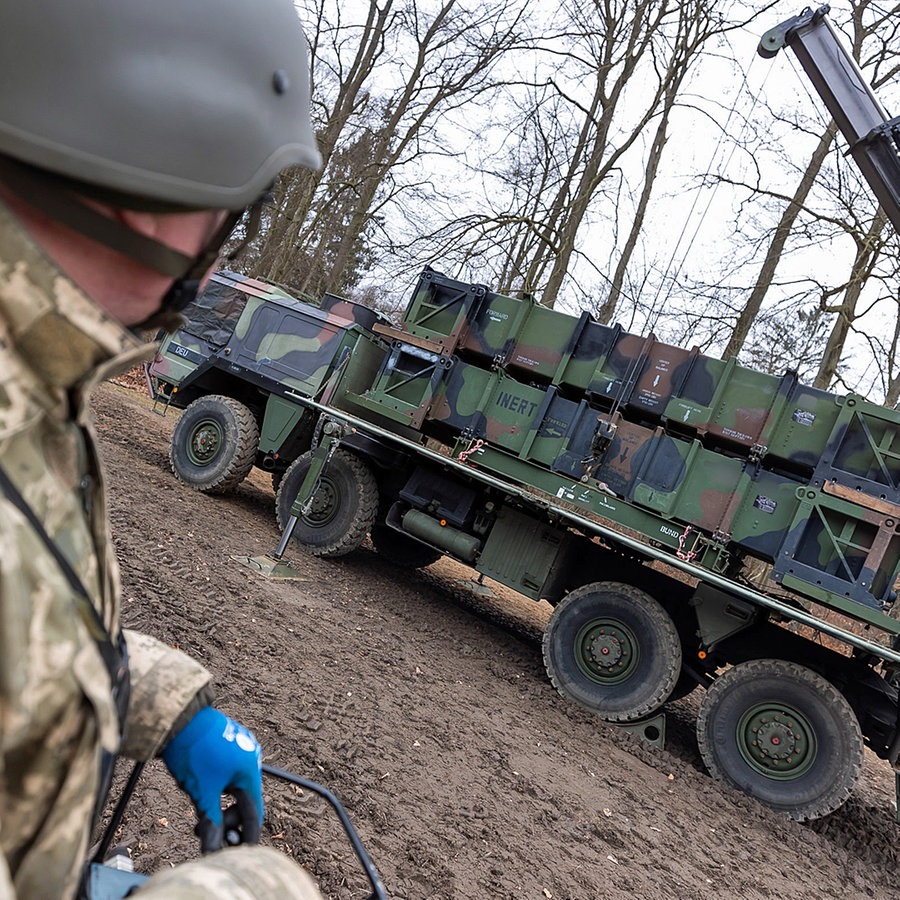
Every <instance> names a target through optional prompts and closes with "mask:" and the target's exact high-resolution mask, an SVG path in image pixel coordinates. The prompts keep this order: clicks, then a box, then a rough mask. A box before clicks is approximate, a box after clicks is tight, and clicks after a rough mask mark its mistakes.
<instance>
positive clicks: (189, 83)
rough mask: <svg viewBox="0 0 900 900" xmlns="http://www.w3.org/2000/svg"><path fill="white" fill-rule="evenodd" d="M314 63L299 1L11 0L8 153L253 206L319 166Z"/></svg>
mask: <svg viewBox="0 0 900 900" xmlns="http://www.w3.org/2000/svg"><path fill="white" fill-rule="evenodd" d="M307 66H308V64H307V47H306V39H305V37H304V35H303V32H302V29H301V27H300V23H299V21H298V18H297V13H296V10H295V9H294V5H293V3H292V2H291V0H153V2H137V0H80V2H77V3H74V2H72V0H41V2H21V3H13V4H7V9H6V10H5V12H4V15H3V22H2V26H0V84H2V85H3V89H2V91H0V154H2V155H5V156H7V157H11V158H13V159H15V160H18V161H20V162H24V163H27V164H29V165H30V166H33V167H35V168H37V169H39V170H41V171H44V172H48V173H53V174H54V175H57V176H63V177H64V178H66V179H70V180H74V181H75V182H76V183H79V184H85V185H89V186H94V187H96V188H99V189H100V190H101V191H107V192H113V195H114V196H115V195H118V194H123V195H126V196H129V195H130V196H133V197H139V198H145V199H146V200H148V201H150V202H151V203H154V202H155V203H156V204H157V205H158V206H159V207H163V208H164V207H166V206H168V205H170V204H171V205H173V206H174V207H176V208H178V207H182V208H194V209H200V208H216V209H230V210H240V209H243V208H245V207H247V206H249V205H250V204H252V203H253V202H254V201H256V200H257V199H258V198H259V197H260V195H261V194H262V193H263V192H264V191H265V189H266V188H267V186H268V185H270V184H271V183H272V181H273V180H274V179H275V176H276V175H277V174H278V173H279V172H280V171H281V170H282V169H284V168H286V167H287V166H291V165H302V166H309V167H315V166H317V165H318V164H319V154H318V151H317V149H316V144H315V140H314V137H313V132H312V128H311V125H310V120H309V71H308V67H307ZM119 199H120V198H119ZM121 205H127V204H125V203H121Z"/></svg>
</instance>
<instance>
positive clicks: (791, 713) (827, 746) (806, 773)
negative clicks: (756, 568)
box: [697, 659, 863, 822]
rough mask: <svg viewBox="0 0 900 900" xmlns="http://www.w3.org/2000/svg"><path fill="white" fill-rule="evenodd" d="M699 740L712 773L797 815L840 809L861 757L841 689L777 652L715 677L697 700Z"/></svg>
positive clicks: (854, 722)
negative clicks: (698, 704) (699, 699)
mask: <svg viewBox="0 0 900 900" xmlns="http://www.w3.org/2000/svg"><path fill="white" fill-rule="evenodd" d="M697 742H698V744H699V746H700V753H701V755H702V756H703V761H704V762H705V763H706V767H707V768H708V769H709V771H710V774H712V776H713V777H714V778H718V779H720V780H721V781H725V782H727V783H728V784H730V785H731V786H732V787H735V788H737V789H738V790H740V791H743V792H744V793H745V794H750V795H751V796H752V797H756V799H757V800H759V801H760V802H762V803H764V804H765V805H766V806H769V807H771V808H772V809H774V810H777V811H778V812H783V813H786V814H787V815H788V816H790V817H791V818H792V819H797V820H799V821H801V822H804V821H806V820H808V819H816V818H818V817H819V816H824V815H825V814H826V813H830V812H832V811H834V810H835V809H837V808H838V807H839V806H840V805H841V804H842V803H843V802H844V801H845V800H846V799H847V797H848V796H849V795H850V791H851V790H852V788H853V785H854V784H855V783H856V779H857V776H858V775H859V771H860V767H861V766H862V760H863V740H862V734H861V733H860V728H859V723H858V722H857V720H856V716H855V715H854V714H853V710H852V709H851V708H850V704H849V703H848V702H847V700H846V699H845V698H844V696H843V695H842V694H841V693H840V691H838V690H837V688H835V687H834V685H832V684H831V682H829V681H828V680H827V679H825V678H823V677H822V676H821V675H818V674H817V673H815V672H812V671H810V670H809V669H807V668H805V667H804V666H801V665H798V664H797V663H792V662H787V661H785V660H781V659H755V660H751V661H750V662H745V663H741V664H740V665H737V666H735V667H734V668H733V669H729V670H728V671H727V672H725V673H724V674H723V675H721V676H720V677H719V678H717V679H716V680H715V682H713V684H712V685H711V686H710V688H709V690H708V691H707V692H706V696H705V697H704V698H703V702H702V703H701V704H700V714H699V716H698V717H697Z"/></svg>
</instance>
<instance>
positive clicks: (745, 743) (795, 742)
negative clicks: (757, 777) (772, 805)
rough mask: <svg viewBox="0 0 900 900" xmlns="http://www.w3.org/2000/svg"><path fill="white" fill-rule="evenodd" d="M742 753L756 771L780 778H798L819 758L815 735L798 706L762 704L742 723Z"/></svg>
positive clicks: (740, 735) (739, 732) (747, 714)
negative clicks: (793, 707) (791, 707)
mask: <svg viewBox="0 0 900 900" xmlns="http://www.w3.org/2000/svg"><path fill="white" fill-rule="evenodd" d="M738 745H739V747H740V750H741V755H742V756H743V757H744V759H745V760H746V761H747V763H749V764H750V766H752V767H753V768H754V769H756V771H758V772H760V773H762V774H764V775H766V776H768V777H770V778H776V779H785V780H786V779H791V778H797V777H798V776H799V775H802V774H803V773H804V772H806V771H807V770H808V769H809V768H810V766H811V765H812V764H813V762H814V761H815V758H816V742H815V735H814V733H813V730H812V727H811V725H810V723H809V722H808V720H807V719H806V718H805V717H804V716H803V715H801V714H800V713H799V712H798V711H797V710H795V709H790V708H788V707H787V706H782V705H775V704H759V705H757V706H755V707H753V708H752V709H750V710H748V711H747V712H746V713H745V714H744V715H743V716H742V717H741V720H740V722H739V723H738Z"/></svg>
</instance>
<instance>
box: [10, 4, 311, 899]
mask: <svg viewBox="0 0 900 900" xmlns="http://www.w3.org/2000/svg"><path fill="white" fill-rule="evenodd" d="M306 52H307V51H306V43H305V38H304V36H303V33H302V31H301V28H300V25H299V22H298V20H297V15H296V12H295V10H294V8H293V4H292V3H291V0H156V2H154V3H127V2H126V3H123V2H121V0H91V2H86V3H72V2H71V0H45V2H41V3H18V4H7V9H6V11H5V14H4V17H3V26H2V28H0V82H2V84H3V90H2V92H0V848H2V853H0V898H3V900H6V898H9V897H13V896H15V897H19V898H25V897H34V898H38V897H40V898H47V897H72V896H74V895H75V893H76V891H77V890H78V885H79V880H80V873H81V869H82V866H83V863H84V858H85V854H86V850H87V844H88V838H89V833H90V829H91V821H92V814H93V813H94V811H95V810H96V809H97V808H99V807H100V806H101V805H102V802H103V798H104V796H105V790H106V787H107V785H108V777H109V771H110V769H111V765H110V760H111V759H112V758H113V755H114V754H117V753H121V754H124V755H127V756H130V757H132V758H135V759H147V758H150V757H152V756H155V755H161V756H162V758H163V760H164V761H165V763H166V764H167V766H168V767H169V769H170V770H171V772H172V773H173V775H174V776H175V778H176V780H177V781H178V783H179V784H180V785H181V787H182V788H183V789H184V790H185V791H186V792H187V793H188V795H189V796H190V797H191V799H192V801H193V803H194V804H195V806H196V808H197V812H198V817H199V821H200V832H201V836H202V844H203V849H204V850H205V851H210V850H218V848H221V846H222V830H223V828H222V813H221V810H220V796H221V794H222V793H231V794H233V795H234V796H235V797H236V798H237V799H238V810H239V815H240V820H241V821H240V824H241V826H242V828H243V833H244V836H245V838H248V839H249V840H250V842H252V841H253V840H254V839H255V838H256V837H257V836H258V834H259V829H260V825H261V824H262V816H263V805H262V793H261V772H260V752H259V745H258V743H257V742H256V740H255V738H254V737H253V736H252V734H251V733H250V732H249V731H247V729H246V728H244V727H243V726H240V725H238V724H237V723H235V722H233V721H231V720H230V719H227V718H226V717H225V716H224V715H223V714H222V713H220V712H218V711H217V710H215V709H214V708H213V707H212V706H210V700H211V690H210V688H209V674H208V673H207V672H206V671H205V670H204V669H203V668H202V667H201V666H200V665H199V664H198V663H196V662H194V661H193V660H191V659H190V658H189V657H187V656H185V655H183V654H182V653H180V652H178V651H176V650H173V649H171V648H169V647H167V646H165V645H163V644H160V643H159V642H157V641H155V640H153V639H151V638H148V637H144V636H141V635H137V634H134V633H130V632H124V633H123V631H122V629H121V628H120V625H119V578H118V571H117V568H116V564H115V560H114V556H113V548H112V544H111V542H110V538H109V534H108V524H107V519H106V510H105V497H104V489H103V482H102V478H101V473H100V469H99V465H98V460H97V455H96V449H95V440H94V436H93V434H92V431H91V425H90V414H89V411H88V407H87V398H88V394H89V392H90V389H91V387H92V385H94V384H96V383H97V382H98V381H99V380H100V379H104V378H108V377H109V376H111V375H113V374H115V373H116V372H118V371H122V370H124V369H126V368H129V367H131V366H133V365H134V364H135V363H136V362H138V361H140V360H142V359H144V358H145V357H146V356H149V355H150V354H151V353H152V351H153V347H152V346H150V345H147V344H144V343H142V342H141V341H140V340H139V338H138V337H137V336H136V335H135V333H134V332H133V331H132V330H130V329H132V328H135V327H136V326H146V325H150V324H151V323H152V324H154V325H158V324H159V323H161V322H169V323H171V322H173V321H177V310H178V309H180V308H182V307H183V306H184V305H185V304H186V303H187V302H189V300H190V299H191V297H192V296H193V295H194V293H195V292H196V290H197V288H198V286H199V285H200V284H201V282H202V281H203V279H204V277H205V276H206V275H207V274H208V272H209V270H210V269H211V267H212V266H213V264H214V263H215V260H216V258H217V256H218V253H219V251H220V248H221V245H222V244H223V242H224V241H225V239H226V238H227V236H228V234H229V233H230V232H231V230H232V227H233V226H234V225H235V223H236V222H237V221H238V220H239V219H240V218H241V216H242V215H243V213H244V211H245V210H246V209H247V208H248V207H252V206H253V205H254V204H257V203H258V202H259V199H260V197H261V196H262V194H263V193H264V192H265V191H266V189H267V188H268V187H269V185H270V184H271V183H272V181H273V180H274V178H275V177H276V175H277V174H278V172H279V171H280V170H281V169H283V168H284V167H286V166H289V165H302V166H311V167H312V166H316V165H318V164H319V155H318V152H317V150H316V149H315V143H314V139H313V135H312V130H311V126H310V121H309V94H308V78H309V75H308V71H307V62H306ZM251 219H252V217H251ZM129 676H130V677H129ZM129 694H130V704H129V701H128V698H129ZM207 894H208V895H210V896H217V897H225V896H227V897H241V898H243V897H251V896H253V897H272V898H275V897H278V898H283V897H313V896H318V894H317V892H316V891H315V888H314V887H313V886H312V882H311V880H310V879H309V878H308V876H306V875H305V873H303V871H302V870H301V869H299V868H298V867H297V866H296V865H295V864H294V863H293V862H292V861H290V860H289V859H288V858H287V857H285V856H284V855H283V854H281V853H278V852H277V851H275V850H272V849H267V848H260V847H247V846H244V847H239V848H233V849H225V850H219V852H215V853H212V854H210V855H208V856H205V857H203V858H202V859H200V860H197V861H195V862H192V863H188V864H186V865H185V866H179V867H177V868H175V869H173V870H171V871H169V872H166V873H162V874H161V875H157V876H154V877H153V878H152V879H151V880H150V881H149V882H148V883H147V885H146V886H145V887H144V888H142V889H141V891H140V896H141V897H144V896H146V897H148V898H149V897H167V898H168V897H181V896H187V895H189V896H190V897H197V896H200V895H204V896H205V895H207Z"/></svg>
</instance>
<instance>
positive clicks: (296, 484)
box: [275, 450, 378, 558]
mask: <svg viewBox="0 0 900 900" xmlns="http://www.w3.org/2000/svg"><path fill="white" fill-rule="evenodd" d="M311 460H312V451H310V452H308V453H304V454H303V456H300V457H298V458H297V459H295V460H294V461H293V462H292V463H291V465H290V467H289V468H288V470H287V471H286V472H285V473H284V478H282V479H281V484H280V485H279V486H278V493H277V495H276V497H275V512H276V515H277V517H278V525H279V527H280V528H282V529H283V528H284V527H285V525H287V523H288V519H290V517H291V506H293V504H294V500H295V499H296V497H297V494H298V492H299V491H300V488H301V486H302V485H303V481H304V479H305V478H306V473H307V472H308V471H309V465H310V461H311ZM377 510H378V485H377V483H376V481H375V476H374V475H373V474H372V470H371V469H370V468H369V467H368V465H366V463H365V462H363V461H362V460H361V459H359V458H358V457H356V456H354V455H353V454H352V453H348V452H347V451H345V450H338V451H336V452H335V454H334V456H333V457H332V458H331V461H330V462H329V463H328V465H327V466H326V468H325V471H324V472H322V477H321V479H320V483H319V489H318V490H317V491H316V493H315V495H314V497H313V504H312V508H311V509H310V511H309V512H308V513H307V514H306V515H305V516H302V517H301V518H300V520H299V521H298V522H297V524H296V526H295V527H294V534H293V539H294V540H295V541H296V542H297V543H298V544H299V545H300V546H301V547H302V548H303V549H304V550H305V551H306V552H307V553H311V554H312V555H313V556H321V557H324V558H335V557H338V556H345V555H346V554H348V553H351V552H352V551H354V550H356V549H357V547H359V545H360V544H362V542H363V540H364V539H365V537H366V535H367V534H368V533H369V529H370V528H371V527H372V524H373V522H374V521H375V513H376V512H377Z"/></svg>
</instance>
